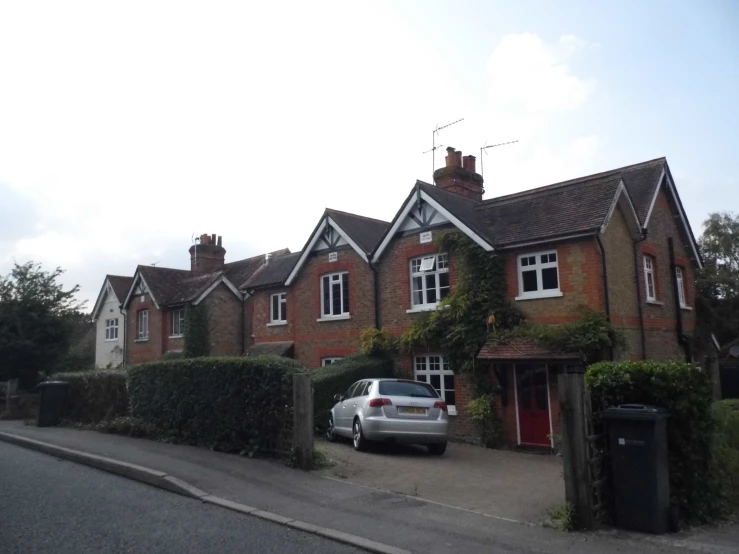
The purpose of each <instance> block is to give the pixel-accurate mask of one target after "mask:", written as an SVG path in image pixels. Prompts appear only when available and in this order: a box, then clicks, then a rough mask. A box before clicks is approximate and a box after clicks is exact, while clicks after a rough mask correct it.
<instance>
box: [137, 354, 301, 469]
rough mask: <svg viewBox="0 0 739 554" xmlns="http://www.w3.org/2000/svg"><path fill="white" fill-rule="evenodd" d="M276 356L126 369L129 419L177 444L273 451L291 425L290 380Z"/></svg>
mask: <svg viewBox="0 0 739 554" xmlns="http://www.w3.org/2000/svg"><path fill="white" fill-rule="evenodd" d="M303 371H307V370H305V369H304V368H303V367H302V366H301V365H300V364H299V363H298V362H296V361H295V360H291V359H288V358H280V357H277V356H254V357H242V358H208V357H201V358H191V359H181V360H170V361H162V362H152V363H147V364H141V365H137V366H134V367H132V368H131V369H129V370H128V390H129V394H130V396H131V415H132V417H134V418H136V419H137V420H140V421H143V422H145V423H151V424H153V425H155V426H156V427H157V428H158V429H160V430H161V431H162V432H163V433H166V434H167V436H169V437H172V439H173V440H176V441H178V442H184V443H187V444H194V445H197V446H203V447H206V448H212V449H215V450H222V451H225V452H239V453H246V454H249V455H253V454H255V453H258V452H266V451H271V450H274V449H275V447H276V445H277V443H278V439H279V435H280V432H281V431H282V430H283V429H284V426H285V421H290V423H292V415H291V414H292V375H293V374H294V373H299V372H303Z"/></svg>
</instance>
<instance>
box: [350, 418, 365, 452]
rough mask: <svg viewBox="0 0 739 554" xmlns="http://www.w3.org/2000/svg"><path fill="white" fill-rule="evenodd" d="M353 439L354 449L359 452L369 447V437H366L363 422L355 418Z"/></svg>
mask: <svg viewBox="0 0 739 554" xmlns="http://www.w3.org/2000/svg"><path fill="white" fill-rule="evenodd" d="M352 441H353V442H354V450H356V451H357V452H363V451H364V450H366V449H367V439H365V438H364V433H363V432H362V424H361V423H360V422H359V420H358V419H355V420H354V425H353V426H352Z"/></svg>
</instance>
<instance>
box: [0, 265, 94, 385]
mask: <svg viewBox="0 0 739 554" xmlns="http://www.w3.org/2000/svg"><path fill="white" fill-rule="evenodd" d="M62 273H63V271H62V270H61V269H59V268H57V269H55V270H54V271H52V272H47V271H44V270H43V269H42V268H41V264H36V263H33V262H28V263H25V264H23V265H19V264H15V266H14V267H13V269H12V270H11V272H10V273H9V274H8V275H7V276H5V277H0V381H6V380H8V379H15V378H18V379H20V382H21V386H23V387H28V386H32V385H34V384H35V383H36V381H37V380H38V375H39V372H41V371H44V372H46V371H50V370H53V369H54V367H55V365H56V364H57V362H58V361H59V360H60V358H61V357H62V356H63V355H64V354H65V353H66V352H67V350H68V348H69V344H70V339H71V337H72V333H73V329H74V323H75V321H76V320H78V318H79V309H80V308H82V306H83V304H84V303H79V302H78V301H77V300H76V299H75V294H76V293H77V292H78V291H79V286H74V287H73V288H72V289H71V290H64V287H63V285H61V284H60V283H58V282H57V281H58V279H59V277H60V276H61V275H62Z"/></svg>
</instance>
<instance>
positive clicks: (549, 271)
mask: <svg viewBox="0 0 739 554" xmlns="http://www.w3.org/2000/svg"><path fill="white" fill-rule="evenodd" d="M541 284H542V287H543V288H544V290H551V289H558V288H559V282H558V281H557V268H556V267H546V268H544V269H542V270H541Z"/></svg>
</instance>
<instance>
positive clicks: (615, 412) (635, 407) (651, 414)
mask: <svg viewBox="0 0 739 554" xmlns="http://www.w3.org/2000/svg"><path fill="white" fill-rule="evenodd" d="M601 416H602V417H603V419H631V420H641V421H656V420H658V419H665V418H668V417H670V414H669V413H667V410H665V409H664V408H660V407H659V406H649V405H648V404H620V405H619V406H611V407H610V408H607V409H605V410H603V412H602V413H601Z"/></svg>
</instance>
